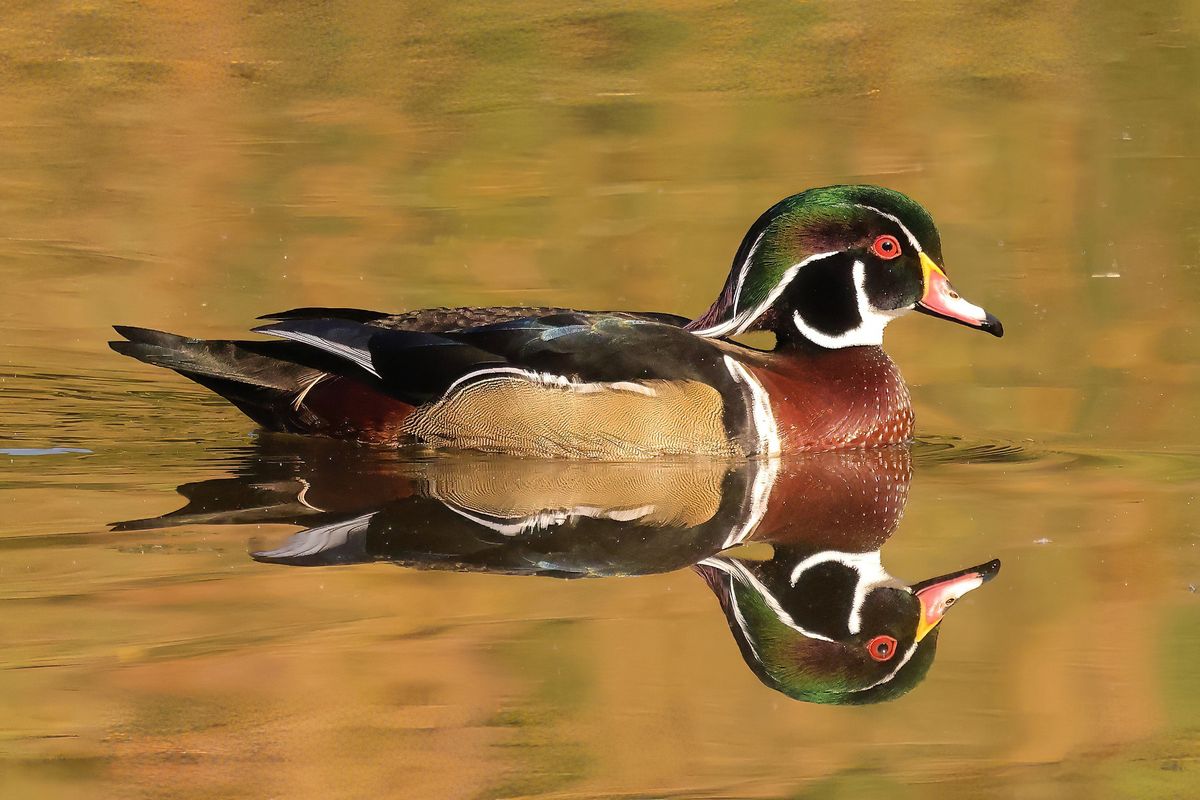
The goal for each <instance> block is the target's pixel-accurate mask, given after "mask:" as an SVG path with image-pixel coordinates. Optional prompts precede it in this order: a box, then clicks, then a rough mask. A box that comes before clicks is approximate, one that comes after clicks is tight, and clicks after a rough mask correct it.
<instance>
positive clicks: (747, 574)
mask: <svg viewBox="0 0 1200 800" xmlns="http://www.w3.org/2000/svg"><path fill="white" fill-rule="evenodd" d="M700 563H701V564H707V565H708V566H710V567H716V568H717V569H719V570H721V571H722V572H724V573H726V574H728V575H730V576H732V577H733V578H734V579H735V580H736V581H738V582H739V583H744V584H746V585H747V586H749V587H750V590H751V591H753V592H754V593H755V594H757V595H758V596H759V597H761V598H762V599H763V602H765V603H766V604H767V607H768V608H770V609H771V612H772V613H774V614H775V616H776V617H777V618H778V619H779V621H780V622H781V623H783V624H784V625H786V626H787V627H789V628H791V629H792V630H794V631H796V632H797V633H799V634H800V635H801V636H807V637H808V638H809V639H820V640H821V641H823V642H832V641H834V640H833V639H830V638H829V637H828V636H822V635H821V634H819V633H817V632H815V631H810V630H805V629H804V628H802V627H800V626H799V625H797V624H796V620H794V619H792V615H791V614H789V613H787V612H786V611H784V610H783V606H782V605H780V603H779V601H778V600H777V599H775V595H773V594H771V592H770V590H768V589H767V587H766V586H764V585H763V583H762V581H760V580H759V579H758V578H756V577H754V573H753V572H751V571H750V570H748V569H746V565H745V564H743V563H742V562H740V561H737V560H735V559H730V560H726V559H723V558H706V559H704V560H703V561H701V562H700ZM735 588H736V587H735V586H731V587H730V593H729V600H730V602H731V603H732V604H733V607H734V610H735V613H736V612H737V608H738V604H737V595H736V594H735V593H734V591H733V589H735ZM739 616H740V614H739ZM743 630H745V628H744V627H743Z"/></svg>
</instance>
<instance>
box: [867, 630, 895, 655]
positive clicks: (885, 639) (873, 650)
mask: <svg viewBox="0 0 1200 800" xmlns="http://www.w3.org/2000/svg"><path fill="white" fill-rule="evenodd" d="M867 654H868V655H870V656H871V658H873V659H875V660H876V661H887V660H888V659H889V658H891V657H892V656H894V655H896V640H895V639H893V638H892V637H890V636H876V637H875V638H874V639H872V640H871V641H869V642H867Z"/></svg>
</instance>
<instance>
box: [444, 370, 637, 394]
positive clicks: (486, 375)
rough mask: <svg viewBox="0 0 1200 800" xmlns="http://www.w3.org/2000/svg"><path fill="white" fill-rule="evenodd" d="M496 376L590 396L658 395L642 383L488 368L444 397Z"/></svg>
mask: <svg viewBox="0 0 1200 800" xmlns="http://www.w3.org/2000/svg"><path fill="white" fill-rule="evenodd" d="M498 375H513V376H516V377H517V378H518V379H522V380H527V381H529V382H530V383H536V384H537V385H539V386H547V387H551V388H555V389H565V390H567V391H570V392H576V393H578V394H592V393H594V392H605V391H613V392H631V393H633V394H641V395H645V396H646V397H655V396H656V395H657V394H658V393H657V392H656V391H654V388H653V387H652V386H646V385H645V384H642V383H636V382H634V381H614V382H612V383H585V382H577V381H572V380H571V379H570V378H568V377H566V376H565V375H554V374H552V373H549V372H533V371H531V370H527V369H520V368H519V367H489V368H488V369H479V370H475V371H474V372H468V373H467V374H466V375H463V376H462V377H461V378H459V379H458V380H456V381H455V382H454V383H452V384H450V387H449V388H448V389H446V392H445V395H444V396H446V397H449V396H450V395H451V394H453V393H454V392H455V391H457V390H458V389H461V388H463V387H465V386H466V385H467V384H474V383H482V382H483V381H485V380H503V378H498V377H495V376H498Z"/></svg>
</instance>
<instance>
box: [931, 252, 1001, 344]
mask: <svg viewBox="0 0 1200 800" xmlns="http://www.w3.org/2000/svg"><path fill="white" fill-rule="evenodd" d="M921 271H922V272H923V273H924V274H925V294H924V296H923V297H922V298H921V300H920V302H918V303H917V306H916V308H917V311H920V312H921V313H922V314H928V315H929V316H931V317H940V318H941V319H947V320H950V321H951V322H957V323H958V324H960V325H966V326H967V327H968V328H977V329H979V330H981V331H985V332H987V333H990V334H991V335H992V336H996V337H1000V336H1003V335H1004V326H1003V325H1001V324H1000V320H998V319H996V318H995V317H994V316H992V315H991V314H989V313H988V312H986V311H984V310H983V309H982V308H980V307H979V306H977V305H975V304H974V303H971V302H969V301H968V300H967V299H966V298H965V297H963V296H962V295H960V294H959V293H958V292H957V291H956V290H955V288H954V287H953V286H952V285H951V284H950V279H949V278H947V277H946V273H945V272H943V271H942V268H941V267H939V266H938V265H937V264H935V263H934V262H933V259H931V258H930V257H929V256H927V255H925V254H924V253H921Z"/></svg>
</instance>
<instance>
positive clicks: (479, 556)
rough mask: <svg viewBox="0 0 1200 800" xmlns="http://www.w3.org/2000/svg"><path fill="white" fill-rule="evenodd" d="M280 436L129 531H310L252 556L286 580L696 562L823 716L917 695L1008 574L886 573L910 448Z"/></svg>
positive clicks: (757, 645)
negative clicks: (753, 455) (576, 455)
mask: <svg viewBox="0 0 1200 800" xmlns="http://www.w3.org/2000/svg"><path fill="white" fill-rule="evenodd" d="M270 439H271V437H265V441H263V442H262V443H261V444H260V445H259V447H258V448H256V449H255V450H254V451H253V452H252V453H251V454H250V455H249V457H247V458H246V459H245V460H244V463H243V465H242V467H241V468H239V470H238V471H239V474H238V475H237V476H236V477H234V478H226V479H219V480H214V481H206V482H203V483H199V484H189V485H185V486H183V487H180V492H181V493H182V494H184V495H185V496H186V497H187V498H188V504H187V506H186V507H184V508H183V509H180V510H179V511H177V512H172V513H171V514H168V515H164V516H163V517H160V518H157V519H151V520H135V521H133V522H128V523H122V524H119V525H118V526H116V527H118V528H119V529H122V530H132V529H144V528H153V527H161V526H166V525H179V524H189V523H205V524H212V523H221V522H228V523H246V524H256V525H257V524H260V523H263V522H293V523H298V524H300V525H303V526H305V529H304V530H302V531H299V532H298V533H295V534H293V535H292V536H291V537H290V538H289V539H288V540H287V541H285V542H283V543H282V544H281V545H280V546H278V547H275V548H272V549H267V550H262V551H260V552H257V553H254V554H253V557H254V558H255V559H257V560H259V561H262V562H266V563H271V564H280V565H286V566H303V567H320V566H326V565H333V564H355V563H370V562H387V563H392V564H397V565H400V566H406V567H416V568H421V569H441V570H455V571H462V572H487V573H493V574H505V575H525V576H545V577H556V578H598V577H616V576H634V575H648V574H654V573H661V572H668V571H673V570H679V569H688V568H691V569H694V570H695V571H696V572H698V573H699V574H700V575H701V576H702V577H703V578H704V581H705V583H706V584H707V586H708V587H709V588H710V589H711V590H712V592H713V593H714V594H715V595H716V597H717V599H718V601H719V604H720V608H721V610H722V612H723V613H724V615H725V618H726V622H727V624H728V626H729V629H730V630H731V632H732V633H733V637H734V639H735V641H736V642H737V646H738V649H739V651H740V653H741V655H742V657H743V658H744V659H745V661H746V663H747V665H748V666H749V667H750V669H751V671H752V672H753V673H754V674H755V675H756V676H757V677H758V678H759V679H760V680H761V681H762V682H763V683H765V684H766V685H767V686H769V687H770V688H772V689H775V690H777V691H780V692H782V693H784V694H786V695H788V696H789V697H792V698H796V699H799V700H803V701H808V702H818V703H841V704H861V703H872V702H880V701H884V700H890V699H893V698H896V697H899V696H900V695H901V694H904V693H905V692H907V691H909V690H910V689H912V688H913V687H914V686H915V685H916V684H917V683H919V682H920V681H921V680H922V678H923V677H924V676H925V674H926V673H927V672H928V670H929V667H930V665H931V663H932V661H933V658H934V652H935V650H936V647H937V638H938V630H939V629H940V623H941V621H942V619H943V617H944V615H945V613H946V610H947V609H948V608H949V607H950V606H951V605H952V604H954V603H955V602H956V601H957V600H958V599H959V598H960V597H962V596H963V595H964V594H965V593H966V592H968V591H970V590H971V589H973V588H975V587H977V586H979V585H981V584H982V583H983V582H985V581H987V580H989V579H990V578H991V577H992V576H993V575H995V574H996V572H997V570H998V569H999V566H1000V565H999V562H997V561H992V562H988V563H986V564H982V565H979V566H977V567H972V568H970V569H966V570H961V571H959V572H955V573H952V574H950V575H945V576H942V577H941V578H935V579H933V580H929V581H922V582H920V583H917V584H914V585H912V586H908V585H905V584H904V583H902V582H900V581H898V580H896V579H895V578H893V577H891V576H890V575H889V574H888V573H887V572H886V571H885V570H884V568H883V566H882V563H881V557H880V550H881V548H882V547H883V546H884V545H885V544H886V542H887V541H888V540H889V538H890V537H891V536H892V534H893V533H894V532H895V530H896V528H897V526H898V523H899V520H900V518H901V516H902V514H903V510H904V506H905V502H906V499H907V496H908V486H909V481H910V476H911V469H910V455H909V452H908V449H907V448H904V447H899V448H897V447H887V448H877V449H864V450H857V451H851V450H843V451H832V452H825V453H819V454H813V455H810V456H807V457H803V458H797V459H749V460H740V461H731V460H719V459H694V460H690V461H680V460H664V461H655V462H649V463H644V462H643V463H595V462H571V463H568V464H565V465H564V464H562V463H561V462H557V463H556V462H552V461H548V460H540V459H471V460H467V459H438V460H433V461H428V462H399V463H397V462H396V461H395V460H392V461H390V462H389V461H387V460H385V459H371V458H367V459H363V458H362V457H361V456H360V455H356V454H355V453H354V451H353V450H348V451H341V452H339V451H336V450H332V451H321V452H311V453H309V456H311V457H309V458H305V459H303V460H296V459H295V458H291V457H290V454H288V453H286V452H285V453H284V454H283V455H282V456H281V455H280V454H279V453H277V452H276V451H274V450H273V449H272V443H271V442H270ZM328 444H329V445H334V444H336V443H332V442H330V443H328ZM347 453H348V455H347ZM364 461H365V462H366V463H364ZM349 469H353V472H354V474H355V476H356V479H355V480H354V481H347V480H346V479H345V476H346V474H347V471H348V470H349Z"/></svg>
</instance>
